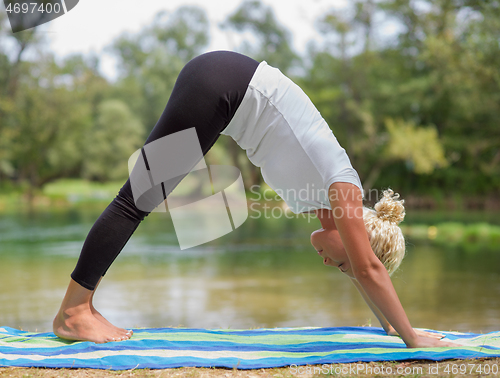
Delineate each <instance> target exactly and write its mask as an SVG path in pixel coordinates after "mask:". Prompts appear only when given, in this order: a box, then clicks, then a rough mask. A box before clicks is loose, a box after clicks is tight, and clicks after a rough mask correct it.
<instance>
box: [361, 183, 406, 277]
mask: <svg viewBox="0 0 500 378" xmlns="http://www.w3.org/2000/svg"><path fill="white" fill-rule="evenodd" d="M403 204H404V200H400V199H399V194H397V193H394V192H393V191H392V190H391V189H387V190H384V192H383V196H382V198H381V199H380V200H379V201H378V202H377V203H376V204H375V206H374V208H373V209H369V208H366V207H363V220H364V222H365V227H366V231H367V232H368V238H369V239H370V244H371V247H372V249H373V252H375V255H377V257H378V258H379V260H380V261H381V262H382V264H384V266H385V268H386V269H387V272H388V273H389V275H392V274H393V273H394V272H395V271H396V270H397V269H398V267H399V265H400V264H401V262H402V261H403V258H404V256H405V239H404V236H403V232H402V231H401V229H400V228H399V226H398V224H399V223H400V222H401V221H402V220H403V219H404V217H405V207H404V205H403Z"/></svg>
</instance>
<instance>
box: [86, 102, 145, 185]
mask: <svg viewBox="0 0 500 378" xmlns="http://www.w3.org/2000/svg"><path fill="white" fill-rule="evenodd" d="M143 133H144V131H143V126H142V124H141V123H140V122H139V120H138V119H137V118H136V117H134V116H133V114H132V113H131V111H130V109H129V108H128V106H127V105H126V104H125V103H124V102H123V101H120V100H114V99H109V100H104V101H103V102H101V103H100V104H99V106H98V116H97V120H96V122H95V123H94V124H93V126H92V128H91V129H90V130H89V131H88V132H87V133H86V135H85V145H84V146H83V151H84V154H83V162H82V166H83V167H82V174H83V176H84V177H86V178H88V179H92V180H99V181H107V180H117V179H123V178H126V177H127V176H128V165H127V163H128V158H129V157H130V155H132V153H133V152H134V151H136V150H137V149H138V148H140V147H141V146H142V144H143Z"/></svg>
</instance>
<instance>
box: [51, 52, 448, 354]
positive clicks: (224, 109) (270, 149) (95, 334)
mask: <svg viewBox="0 0 500 378" xmlns="http://www.w3.org/2000/svg"><path fill="white" fill-rule="evenodd" d="M192 128H194V130H196V134H197V136H198V139H199V143H200V146H201V150H202V153H203V155H204V154H206V153H207V152H208V150H209V149H210V148H211V147H212V145H213V144H214V143H215V141H216V140H217V138H218V137H219V135H220V134H226V135H230V136H231V137H232V138H233V139H234V140H236V142H237V143H238V144H239V145H240V146H241V147H242V148H244V149H245V150H246V151H247V155H248V157H249V159H250V160H251V161H252V163H254V164H255V165H257V166H259V167H261V171H262V175H263V177H264V179H265V181H266V182H267V183H268V184H269V185H270V186H271V187H272V188H273V189H274V190H275V191H276V192H277V193H280V195H281V196H282V197H283V199H284V200H285V201H286V202H287V204H288V206H289V207H290V208H291V209H292V211H294V212H295V213H300V212H305V211H311V210H313V211H316V212H317V215H318V217H319V219H320V221H321V224H322V227H323V228H322V229H321V230H318V231H317V232H315V233H313V235H312V237H311V242H312V244H313V246H314V247H315V248H316V249H317V250H318V253H319V254H320V255H321V256H322V257H323V258H324V263H325V264H327V265H333V266H338V267H339V269H341V271H342V272H343V273H345V274H347V275H349V276H350V277H351V278H352V279H353V282H355V284H356V286H357V287H358V288H359V289H360V291H361V294H362V295H363V296H364V297H365V299H366V300H367V302H368V304H369V306H370V307H371V308H372V310H373V311H374V312H375V314H376V315H377V317H378V318H379V319H380V321H381V323H382V325H383V326H384V328H385V329H386V331H387V332H388V333H391V334H395V333H396V332H397V333H399V335H401V337H402V338H403V340H404V341H405V343H406V344H407V346H409V347H427V346H429V347H430V346H446V345H451V344H446V343H444V342H441V341H439V340H437V339H436V338H433V337H429V335H427V334H417V333H416V332H415V331H414V330H413V328H412V327H411V326H410V323H409V321H408V318H407V317H406V314H405V312H404V310H403V308H402V306H401V304H400V302H399V299H398V297H397V295H396V292H395V290H394V288H393V286H392V283H391V280H390V278H389V274H388V272H387V270H386V268H385V267H384V265H383V264H382V263H381V261H380V260H379V258H377V256H376V255H375V254H374V252H373V251H372V248H371V246H370V241H369V239H368V235H367V228H366V227H365V224H364V221H363V207H362V187H361V182H360V180H359V177H358V174H357V173H356V171H355V170H354V169H353V168H352V166H351V163H350V161H349V158H348V156H347V154H346V153H345V150H344V149H343V148H342V147H340V145H339V144H338V142H337V140H336V138H335V136H334V135H333V134H332V132H331V130H330V128H329V127H328V125H327V124H326V122H325V121H324V120H323V118H322V117H321V115H320V114H319V112H318V111H317V110H316V108H315V107H314V105H313V104H312V103H311V101H310V100H309V98H308V97H307V96H306V95H305V94H304V92H303V91H302V90H301V89H300V88H299V87H298V86H297V85H295V84H294V83H293V82H292V81H291V80H290V79H288V78H287V77H285V76H284V75H283V74H281V72H280V71H279V70H277V69H275V68H272V67H270V66H269V65H267V63H266V62H262V63H259V62H257V61H255V60H253V59H251V58H248V57H246V56H244V55H241V54H237V53H233V52H228V51H217V52H212V53H208V54H203V55H201V56H199V57H197V58H195V59H193V60H191V61H190V62H189V63H188V64H187V65H186V66H185V67H184V68H183V70H182V71H181V73H180V74H179V77H178V79H177V81H176V84H175V86H174V89H173V91H172V95H171V97H170V99H169V101H168V103H167V106H166V108H165V110H164V112H163V114H162V115H161V117H160V119H159V120H158V123H157V124H156V126H155V127H154V129H153V131H152V132H151V134H150V135H149V137H148V139H147V140H146V143H145V145H147V144H148V143H151V142H153V141H156V140H158V139H160V138H162V137H165V136H167V135H171V134H174V133H177V132H180V131H184V130H188V129H192ZM143 156H144V159H145V160H147V159H146V157H145V153H144V150H143ZM146 165H147V163H146ZM178 181H180V180H171V182H170V183H165V185H164V187H163V188H162V190H163V193H164V196H165V197H166V195H168V194H169V193H170V192H171V191H172V190H173V189H174V187H175V186H176V184H177V183H178ZM134 188H135V187H133V186H131V182H130V179H129V180H127V182H126V183H125V184H124V186H123V187H122V188H121V190H120V192H119V194H118V195H117V197H116V198H115V199H114V200H113V201H112V202H111V204H110V205H109V206H108V207H107V208H106V209H105V210H104V212H103V213H102V214H101V216H100V217H99V218H98V219H97V221H96V222H95V224H94V226H93V227H92V229H91V230H90V232H89V234H88V236H87V239H86V240H85V243H84V245H83V249H82V252H81V255H80V258H79V260H78V263H77V265H76V268H75V270H74V271H73V273H72V274H71V278H72V279H71V281H70V284H69V287H68V290H67V292H66V296H65V297H64V299H63V302H62V305H61V308H60V310H59V312H58V314H57V315H56V317H55V319H54V325H53V326H54V333H55V334H56V335H58V336H60V337H62V338H65V339H71V340H89V341H94V342H96V343H103V342H109V341H118V340H126V339H128V338H130V337H131V334H132V332H130V331H127V330H124V329H121V328H117V327H115V326H113V325H112V324H110V323H109V322H108V321H107V320H106V319H104V317H102V316H101V315H100V314H99V312H97V311H96V310H95V308H94V307H93V305H92V299H93V295H94V292H95V290H96V288H97V286H98V284H99V282H100V280H101V278H102V276H103V275H104V274H105V273H106V271H107V269H108V268H109V266H110V265H111V264H112V262H113V261H114V259H115V258H116V257H117V255H118V254H119V253H120V251H121V250H122V248H123V247H124V245H125V244H126V243H127V241H128V239H129V238H130V236H131V235H132V233H133V232H134V231H135V229H136V228H137V226H138V225H139V223H140V222H141V221H142V220H143V219H144V217H145V216H147V215H148V213H149V212H150V211H151V210H152V209H153V208H154V207H155V206H156V205H158V203H151V204H150V205H151V206H150V207H149V208H147V209H145V211H144V207H143V206H141V207H140V208H138V206H136V204H137V199H135V200H134V196H133V191H134ZM160 200H162V199H160ZM153 202H154V200H153Z"/></svg>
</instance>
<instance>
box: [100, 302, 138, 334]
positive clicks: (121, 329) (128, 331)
mask: <svg viewBox="0 0 500 378" xmlns="http://www.w3.org/2000/svg"><path fill="white" fill-rule="evenodd" d="M90 311H91V312H92V315H94V317H95V318H96V319H97V320H99V321H100V322H101V323H103V324H104V325H106V326H108V327H111V328H114V329H115V330H116V331H118V332H122V333H125V334H127V333H129V334H130V336H132V335H133V334H134V331H132V330H126V329H123V328H119V327H117V326H115V325H113V324H111V323H110V322H109V321H108V320H107V319H106V318H105V317H104V316H102V315H101V313H100V312H99V311H97V310H96V309H95V308H94V305H93V304H92V303H91V304H90Z"/></svg>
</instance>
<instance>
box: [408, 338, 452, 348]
mask: <svg viewBox="0 0 500 378" xmlns="http://www.w3.org/2000/svg"><path fill="white" fill-rule="evenodd" d="M406 346H407V347H408V348H446V347H460V346H461V345H459V344H456V343H452V342H449V341H442V340H436V339H435V338H432V337H426V336H419V337H418V338H417V339H416V340H415V341H414V342H413V343H412V344H411V345H408V344H406Z"/></svg>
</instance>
